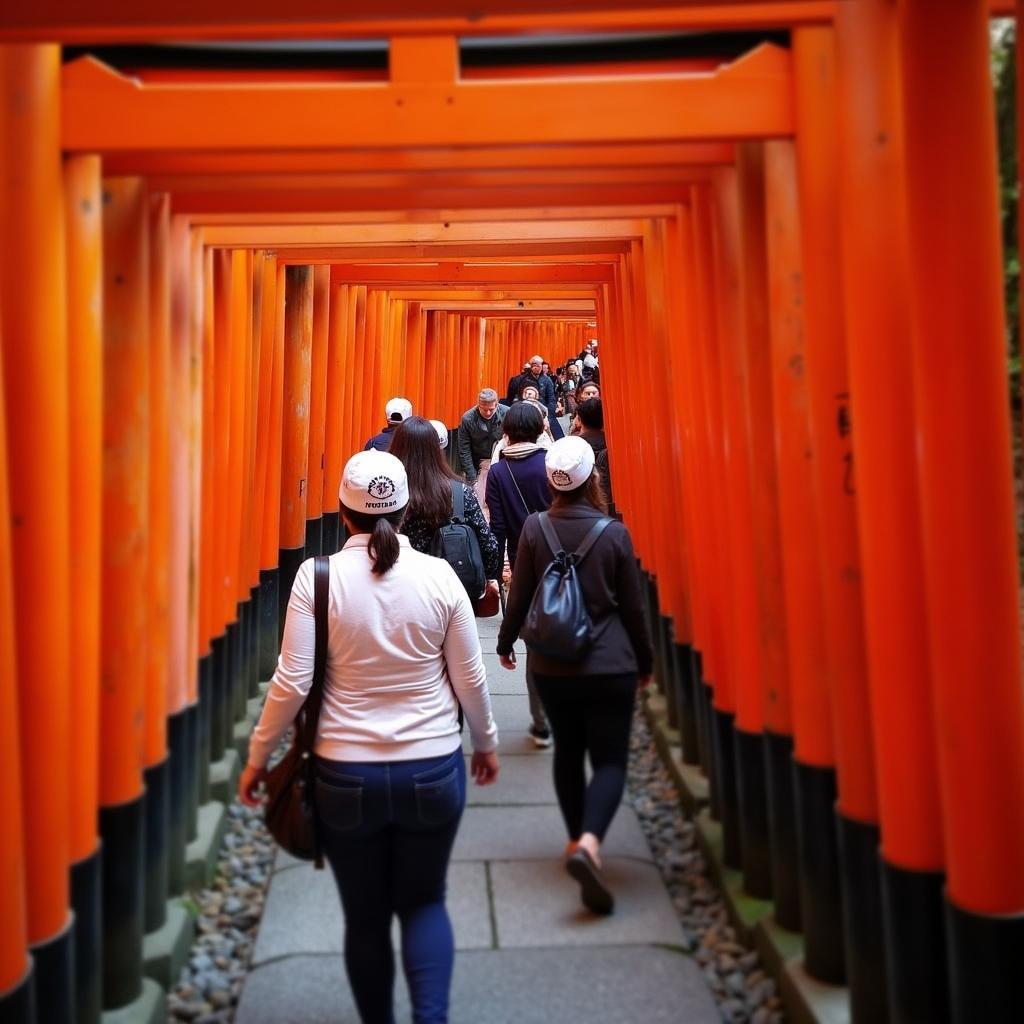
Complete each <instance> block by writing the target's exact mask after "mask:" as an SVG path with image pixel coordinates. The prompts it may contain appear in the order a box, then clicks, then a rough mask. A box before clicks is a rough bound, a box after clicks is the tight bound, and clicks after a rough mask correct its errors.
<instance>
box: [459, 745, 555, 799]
mask: <svg viewBox="0 0 1024 1024" xmlns="http://www.w3.org/2000/svg"><path fill="white" fill-rule="evenodd" d="M502 753H503V754H504V756H503V757H502V758H501V772H500V774H499V775H498V781H497V782H496V783H495V784H494V785H493V786H477V785H474V784H473V782H472V781H470V783H469V785H468V786H467V787H466V804H467V806H469V807H473V806H478V805H480V804H492V805H493V804H503V805H507V806H514V805H516V804H554V803H556V802H557V801H556V799H555V786H554V783H553V782H552V780H551V758H550V757H538V756H536V755H535V754H534V753H525V754H510V753H508V751H507V750H505V751H502ZM536 753H537V754H539V753H540V751H537V752H536ZM466 770H467V771H468V770H469V758H468V757H467V758H466Z"/></svg>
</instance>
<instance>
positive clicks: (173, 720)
mask: <svg viewBox="0 0 1024 1024" xmlns="http://www.w3.org/2000/svg"><path fill="white" fill-rule="evenodd" d="M188 722H189V713H188V708H182V710H181V711H179V712H177V714H174V715H170V716H169V717H168V719H167V769H168V779H167V892H168V894H169V895H171V896H178V895H180V894H181V893H183V892H184V891H185V847H186V846H187V845H188V782H189V778H188V776H189V771H188Z"/></svg>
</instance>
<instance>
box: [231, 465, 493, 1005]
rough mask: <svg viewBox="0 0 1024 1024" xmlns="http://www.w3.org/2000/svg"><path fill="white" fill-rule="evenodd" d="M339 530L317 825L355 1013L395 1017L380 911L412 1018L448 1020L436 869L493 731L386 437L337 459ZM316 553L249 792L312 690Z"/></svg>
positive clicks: (465, 621) (447, 941) (451, 597)
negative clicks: (342, 461)
mask: <svg viewBox="0 0 1024 1024" xmlns="http://www.w3.org/2000/svg"><path fill="white" fill-rule="evenodd" d="M339 497H340V499H341V505H342V513H341V514H342V516H343V518H344V520H345V525H346V526H347V527H348V530H349V534H350V536H349V539H348V541H346V543H345V546H344V547H343V548H342V549H341V551H339V552H337V553H336V554H333V555H331V556H330V590H329V594H330V599H329V604H328V639H327V667H326V672H325V675H324V697H323V707H322V710H321V712H320V717H319V720H318V723H317V740H316V746H315V756H316V784H315V789H314V797H315V806H316V813H317V819H318V829H319V836H320V840H321V843H322V845H323V850H324V854H325V856H326V858H327V860H328V862H329V863H330V865H331V868H332V870H333V872H334V876H335V881H336V882H337V885H338V891H339V893H340V896H341V902H342V906H343V909H344V912H345V967H346V970H347V973H348V979H349V983H350V985H351V986H352V993H353V995H354V996H355V1001H356V1006H357V1007H358V1009H359V1015H360V1017H361V1018H362V1019H363V1020H364V1021H367V1022H370V1021H372V1022H377V1021H393V1020H394V1019H395V1018H394V1009H393V996H394V993H393V989H394V950H393V948H392V945H391V925H392V920H393V918H394V917H396V916H397V918H398V920H399V924H400V926H401V932H402V964H403V967H404V968H405V975H406V981H407V983H408V987H409V994H410V997H411V1001H412V1005H413V1016H414V1018H415V1019H416V1020H418V1021H421V1020H422V1021H428V1020H429V1021H444V1020H447V1019H448V1001H449V989H450V986H451V977H452V967H453V962H454V955H455V954H454V942H453V938H452V926H451V921H450V919H449V917H448V911H447V909H446V907H445V883H446V876H447V871H448V861H449V858H450V857H451V851H452V845H453V844H454V842H455V833H456V831H457V829H458V826H459V820H460V818H461V816H462V810H463V807H464V805H465V801H466V762H465V758H464V756H463V753H462V738H461V736H460V733H459V707H460V705H461V707H462V711H463V712H464V716H465V721H466V725H467V727H468V731H469V735H470V737H471V739H472V743H473V751H474V753H473V755H472V758H471V761H470V768H469V770H470V773H471V774H472V775H473V777H474V779H475V780H476V782H477V783H478V784H480V785H487V784H489V783H492V782H494V781H495V780H496V779H497V776H498V756H497V753H496V750H497V745H498V730H497V726H496V725H495V723H494V718H493V715H492V714H491V702H490V696H489V694H488V690H487V673H486V670H485V668H484V663H483V657H482V655H481V651H480V639H479V637H478V635H477V629H476V619H475V618H474V616H473V609H472V607H471V605H470V601H469V598H468V597H467V596H466V591H465V588H464V587H463V585H462V584H461V583H460V582H459V579H458V577H457V576H456V575H455V572H454V570H453V569H452V567H451V566H450V565H449V564H448V563H447V562H446V561H444V560H443V559H440V558H433V557H431V556H430V555H424V554H420V552H418V551H415V550H414V549H413V548H412V547H411V546H410V544H409V538H408V537H406V536H404V535H402V534H400V533H399V532H398V530H399V528H400V526H401V522H402V517H403V515H404V514H405V508H406V505H407V503H408V501H409V485H408V479H407V477H406V472H405V467H404V466H403V465H402V463H401V462H400V461H399V460H398V459H397V458H395V456H394V455H391V454H389V453H387V452H378V451H372V450H371V451H363V452H359V453H358V454H356V455H354V456H353V457H352V458H351V459H349V460H348V463H347V464H346V466H345V469H344V472H343V473H342V478H341V488H340V492H339ZM313 593H314V560H313V559H312V558H309V559H307V560H306V561H305V562H303V563H302V565H301V566H300V567H299V570H298V573H297V574H296V576H295V583H294V585H293V587H292V593H291V598H290V600H289V602H288V615H287V619H286V621H285V629H284V640H283V642H282V645H281V656H280V659H279V660H278V664H277V670H276V671H275V672H274V676H273V678H272V679H271V681H270V688H269V689H268V691H267V699H266V703H265V704H264V707H263V713H262V715H261V716H260V721H259V723H258V724H257V726H256V728H255V729H254V730H253V733H252V737H251V739H250V743H249V761H248V764H247V765H246V768H245V771H244V772H243V773H242V777H241V779H240V780H239V784H238V793H239V797H240V799H241V800H242V801H243V803H245V804H247V805H249V806H253V805H255V804H256V803H258V801H259V794H258V792H257V790H258V787H259V786H260V784H261V783H262V782H263V780H264V779H265V778H266V775H267V772H266V764H267V761H268V759H269V758H270V755H271V754H272V753H273V752H274V750H276V749H277V746H278V744H279V743H280V741H281V739H282V738H283V737H284V735H285V733H286V732H287V731H288V729H289V727H290V726H291V724H292V722H293V721H294V719H295V716H296V714H297V712H298V711H299V708H300V707H301V706H302V704H303V702H304V701H305V699H306V695H307V694H308V693H309V690H310V686H311V684H312V680H313V668H314V666H313V661H314V654H315V650H316V625H315V616H314V598H313Z"/></svg>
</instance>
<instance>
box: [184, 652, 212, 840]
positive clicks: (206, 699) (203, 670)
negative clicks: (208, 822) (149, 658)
mask: <svg viewBox="0 0 1024 1024" xmlns="http://www.w3.org/2000/svg"><path fill="white" fill-rule="evenodd" d="M216 669H217V658H216V655H215V653H214V647H213V644H211V645H210V653H209V654H205V655H203V657H202V658H200V659H199V717H198V718H197V720H196V747H197V748H198V753H199V764H198V769H197V775H196V783H197V786H196V788H197V794H196V796H197V801H196V807H195V815H194V816H193V818H192V823H193V827H192V830H190V832H189V839H190V840H192V839H195V837H196V832H195V829H196V828H198V821H199V805H200V804H205V803H208V802H209V800H210V764H211V762H212V761H213V709H214V704H215V703H216V693H215V686H214V677H215V676H216Z"/></svg>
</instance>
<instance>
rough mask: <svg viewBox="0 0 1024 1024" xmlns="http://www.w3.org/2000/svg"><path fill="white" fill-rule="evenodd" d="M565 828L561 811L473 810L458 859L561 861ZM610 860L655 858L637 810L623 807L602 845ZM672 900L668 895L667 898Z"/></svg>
mask: <svg viewBox="0 0 1024 1024" xmlns="http://www.w3.org/2000/svg"><path fill="white" fill-rule="evenodd" d="M564 846H565V826H564V825H563V824H562V816H561V814H559V812H558V808H557V807H555V806H553V805H546V806H543V807H513V806H506V807H467V808H466V810H465V813H464V814H463V816H462V824H461V825H460V826H459V834H458V836H457V838H456V840H455V849H454V850H453V851H452V859H453V860H551V859H553V858H558V857H561V855H562V849H563V847H564ZM601 849H602V853H603V855H604V856H606V857H633V858H635V859H637V860H645V861H649V860H651V851H650V848H649V847H648V845H647V840H646V839H645V838H644V834H643V832H642V831H641V829H640V823H639V821H637V817H636V812H635V811H634V810H633V809H632V808H631V807H621V808H620V809H619V812H618V814H616V815H615V820H614V821H613V822H612V827H611V829H610V830H609V832H608V835H607V837H606V839H605V842H604V845H603V846H602V847H601ZM665 898H666V899H668V897H667V896H666V897H665Z"/></svg>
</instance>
